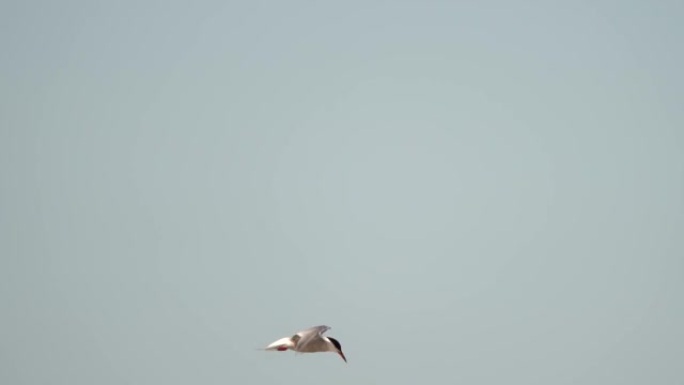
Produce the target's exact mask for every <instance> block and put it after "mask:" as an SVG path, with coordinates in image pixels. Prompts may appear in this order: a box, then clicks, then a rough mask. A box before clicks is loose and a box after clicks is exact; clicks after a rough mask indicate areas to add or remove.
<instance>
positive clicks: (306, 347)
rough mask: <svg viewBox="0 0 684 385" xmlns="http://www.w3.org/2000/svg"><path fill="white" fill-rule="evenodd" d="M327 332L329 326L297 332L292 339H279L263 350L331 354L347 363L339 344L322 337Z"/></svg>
mask: <svg viewBox="0 0 684 385" xmlns="http://www.w3.org/2000/svg"><path fill="white" fill-rule="evenodd" d="M328 330H330V326H325V325H320V326H314V327H311V328H308V329H306V330H302V331H300V332H297V334H295V335H293V336H292V337H284V338H281V339H279V340H278V341H275V342H273V343H272V344H270V345H268V346H267V347H266V348H265V350H277V351H279V352H284V351H287V350H294V351H295V352H297V353H323V352H332V353H337V354H339V355H340V357H342V359H343V360H344V362H347V358H346V357H345V356H344V353H342V346H341V345H340V342H339V341H337V340H336V339H334V338H332V337H326V336H324V335H323V333H325V332H326V331H328Z"/></svg>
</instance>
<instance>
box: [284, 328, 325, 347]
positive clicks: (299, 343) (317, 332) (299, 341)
mask: <svg viewBox="0 0 684 385" xmlns="http://www.w3.org/2000/svg"><path fill="white" fill-rule="evenodd" d="M328 330H330V326H326V325H320V326H314V327H311V328H308V329H306V330H302V331H300V332H298V333H297V334H295V335H294V336H292V341H293V342H294V343H295V344H296V348H295V349H296V350H300V351H301V350H302V349H304V348H305V347H306V346H307V345H308V344H309V343H311V341H315V340H316V339H318V338H322V337H323V333H325V332H327V331H328Z"/></svg>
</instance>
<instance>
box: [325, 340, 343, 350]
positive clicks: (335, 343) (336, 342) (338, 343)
mask: <svg viewBox="0 0 684 385" xmlns="http://www.w3.org/2000/svg"><path fill="white" fill-rule="evenodd" d="M328 339H329V340H330V342H332V344H333V345H335V347H336V348H337V350H339V351H342V345H340V341H338V340H336V339H334V338H332V337H328Z"/></svg>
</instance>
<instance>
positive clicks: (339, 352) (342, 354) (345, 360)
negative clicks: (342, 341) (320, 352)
mask: <svg viewBox="0 0 684 385" xmlns="http://www.w3.org/2000/svg"><path fill="white" fill-rule="evenodd" d="M337 354H339V355H340V357H342V359H343V360H344V362H347V358H346V357H345V356H344V353H342V351H338V352H337Z"/></svg>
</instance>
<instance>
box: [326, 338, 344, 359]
mask: <svg viewBox="0 0 684 385" xmlns="http://www.w3.org/2000/svg"><path fill="white" fill-rule="evenodd" d="M328 339H329V340H330V342H331V343H332V344H333V346H334V350H333V351H334V352H335V353H337V354H339V355H340V357H342V359H343V360H344V362H347V358H346V357H345V356H344V353H342V345H340V341H338V340H336V339H334V338H332V337H328Z"/></svg>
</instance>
